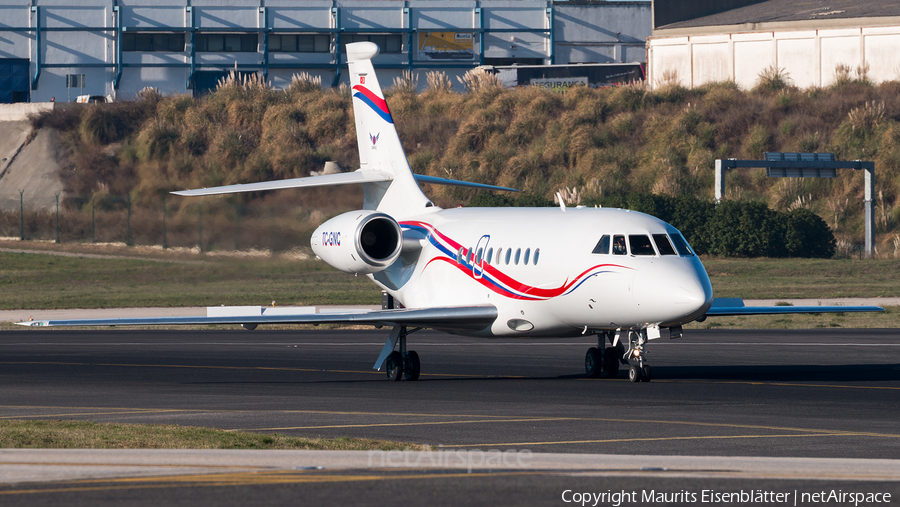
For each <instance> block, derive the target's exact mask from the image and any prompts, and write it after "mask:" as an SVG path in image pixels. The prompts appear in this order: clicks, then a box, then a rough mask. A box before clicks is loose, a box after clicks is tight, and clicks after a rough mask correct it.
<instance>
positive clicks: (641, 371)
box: [584, 330, 653, 382]
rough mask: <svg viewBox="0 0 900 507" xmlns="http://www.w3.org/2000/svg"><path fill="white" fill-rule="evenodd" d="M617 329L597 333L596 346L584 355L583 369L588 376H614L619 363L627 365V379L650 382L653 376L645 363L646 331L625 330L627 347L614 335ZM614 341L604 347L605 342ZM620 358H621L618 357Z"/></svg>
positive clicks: (617, 371) (617, 370)
mask: <svg viewBox="0 0 900 507" xmlns="http://www.w3.org/2000/svg"><path fill="white" fill-rule="evenodd" d="M621 332H622V331H621V330H620V331H617V332H616V333H613V332H612V331H603V332H601V333H599V334H598V335H597V344H598V345H599V348H598V347H591V348H589V349H588V351H587V354H585V356H584V371H585V372H586V373H587V374H588V376H589V377H605V378H616V376H617V375H618V374H619V363H620V362H621V363H622V364H627V365H628V380H630V381H632V382H650V380H651V379H652V378H653V375H652V370H651V369H650V365H648V364H646V357H645V356H646V354H647V352H646V351H645V350H644V345H645V344H646V343H647V332H646V331H643V330H641V331H631V330H629V331H627V333H628V335H627V336H628V345H627V346H628V348H627V349H626V348H625V344H624V343H623V342H622V340H616V339H615V338H614V337H615V335H616V334H617V333H621ZM606 341H609V343H611V344H612V343H615V346H610V347H606V346H605V343H604V342H606ZM620 358H621V359H620Z"/></svg>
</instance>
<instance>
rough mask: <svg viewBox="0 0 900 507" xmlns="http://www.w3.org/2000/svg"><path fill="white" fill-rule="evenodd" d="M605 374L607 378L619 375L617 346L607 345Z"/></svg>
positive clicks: (604, 365)
mask: <svg viewBox="0 0 900 507" xmlns="http://www.w3.org/2000/svg"><path fill="white" fill-rule="evenodd" d="M603 376H604V377H606V378H616V377H618V376H619V357H618V356H617V355H616V348H615V347H606V351H605V353H604V354H603Z"/></svg>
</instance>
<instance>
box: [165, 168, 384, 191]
mask: <svg viewBox="0 0 900 507" xmlns="http://www.w3.org/2000/svg"><path fill="white" fill-rule="evenodd" d="M393 179H394V177H393V176H391V175H390V174H389V173H386V172H384V171H373V170H368V171H354V172H351V173H337V174H325V175H322V176H310V177H308V178H292V179H289V180H278V181H261V182H259V183H244V184H240V185H226V186H224V187H210V188H198V189H196V190H180V191H178V192H172V193H173V194H175V195H183V196H188V197H193V196H198V195H219V194H236V193H240V192H261V191H263V190H281V189H285V188H301V187H324V186H330V185H352V184H354V183H377V182H380V181H391V180H393Z"/></svg>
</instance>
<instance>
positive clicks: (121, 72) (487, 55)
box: [0, 0, 651, 102]
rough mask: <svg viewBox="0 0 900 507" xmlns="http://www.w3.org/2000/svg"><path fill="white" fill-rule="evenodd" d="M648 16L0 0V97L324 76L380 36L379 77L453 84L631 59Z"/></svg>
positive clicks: (633, 7)
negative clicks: (437, 78)
mask: <svg viewBox="0 0 900 507" xmlns="http://www.w3.org/2000/svg"><path fill="white" fill-rule="evenodd" d="M650 14H651V4H650V2H645V1H639V2H615V1H594V0H583V1H572V2H552V1H535V0H515V1H493V0H488V1H466V0H462V1H452V2H442V1H434V0H413V1H401V0H346V1H339V0H335V1H323V0H305V1H298V0H79V1H78V2H72V1H71V0H0V102H46V101H49V100H50V99H51V97H55V99H56V100H58V101H64V100H74V97H76V96H78V95H104V96H106V95H109V96H112V97H114V98H119V99H129V98H131V97H133V96H134V94H135V93H136V92H138V91H139V90H141V89H142V88H144V87H146V86H152V87H156V88H158V89H159V90H160V92H163V93H187V92H189V91H190V92H193V93H194V94H199V93H203V92H204V91H206V90H209V89H211V88H213V87H214V86H215V84H216V82H217V80H218V79H219V78H221V77H223V76H225V75H226V74H227V72H228V71H229V70H233V69H237V71H238V72H241V73H258V74H260V75H261V76H262V77H264V78H265V79H266V80H267V81H269V82H271V83H272V84H273V85H274V86H275V87H278V88H280V87H284V86H286V85H287V84H289V83H290V82H291V77H292V76H293V75H294V74H298V73H301V72H308V73H310V74H313V75H318V76H321V77H322V82H323V84H325V85H329V84H330V85H332V86H334V85H337V84H339V83H341V82H346V79H347V77H346V75H347V73H346V57H345V55H344V46H345V45H346V44H347V43H349V42H355V41H363V40H370V41H373V42H376V43H378V44H379V46H381V48H382V54H381V55H380V56H379V57H378V58H377V59H376V60H375V62H374V63H375V67H376V68H382V69H388V70H386V71H385V72H384V73H385V74H386V76H385V77H384V78H382V80H383V81H384V82H385V83H386V84H388V83H391V82H392V80H393V77H395V76H398V75H400V73H401V72H402V70H404V69H409V70H413V71H417V72H419V73H422V72H425V71H430V70H436V69H439V70H444V71H445V72H446V73H447V74H448V75H449V76H450V77H451V80H452V81H453V82H454V83H455V82H456V80H455V79H453V77H454V76H459V75H461V74H463V73H464V72H465V71H466V70H468V69H471V68H473V67H476V66H478V65H513V64H522V65H524V64H528V65H534V64H554V63H555V64H568V63H605V62H610V63H613V62H645V61H646V60H645V55H646V52H645V39H646V37H647V36H648V35H649V34H650V27H651V22H650ZM342 67H343V68H342ZM421 82H424V79H420V83H421Z"/></svg>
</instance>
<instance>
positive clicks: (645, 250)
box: [628, 234, 656, 255]
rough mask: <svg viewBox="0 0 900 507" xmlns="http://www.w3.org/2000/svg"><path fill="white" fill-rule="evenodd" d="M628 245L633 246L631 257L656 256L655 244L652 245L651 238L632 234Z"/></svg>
mask: <svg viewBox="0 0 900 507" xmlns="http://www.w3.org/2000/svg"><path fill="white" fill-rule="evenodd" d="M628 243H629V245H630V246H631V255H656V251H655V250H653V244H652V243H650V236H645V235H644V234H632V235H630V236H628Z"/></svg>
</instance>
